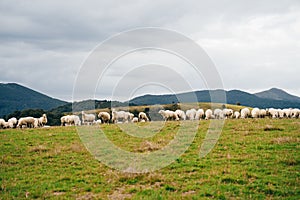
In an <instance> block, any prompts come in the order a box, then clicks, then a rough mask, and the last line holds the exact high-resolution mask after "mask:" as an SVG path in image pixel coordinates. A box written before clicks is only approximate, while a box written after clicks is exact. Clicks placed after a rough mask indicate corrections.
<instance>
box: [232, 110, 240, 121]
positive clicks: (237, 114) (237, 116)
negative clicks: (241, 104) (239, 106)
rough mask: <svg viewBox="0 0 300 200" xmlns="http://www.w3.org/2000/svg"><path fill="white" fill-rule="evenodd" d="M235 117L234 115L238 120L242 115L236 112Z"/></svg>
mask: <svg viewBox="0 0 300 200" xmlns="http://www.w3.org/2000/svg"><path fill="white" fill-rule="evenodd" d="M233 115H234V118H235V119H238V118H240V115H241V114H240V112H239V111H235V112H234V114H233Z"/></svg>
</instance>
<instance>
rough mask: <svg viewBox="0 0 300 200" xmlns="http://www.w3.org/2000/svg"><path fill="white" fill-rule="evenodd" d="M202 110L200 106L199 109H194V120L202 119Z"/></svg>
mask: <svg viewBox="0 0 300 200" xmlns="http://www.w3.org/2000/svg"><path fill="white" fill-rule="evenodd" d="M204 114H205V113H204V110H203V109H202V108H200V109H198V110H197V111H196V115H195V119H196V120H201V119H203V118H204Z"/></svg>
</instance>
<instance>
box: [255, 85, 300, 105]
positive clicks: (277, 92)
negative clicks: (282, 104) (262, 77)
mask: <svg viewBox="0 0 300 200" xmlns="http://www.w3.org/2000/svg"><path fill="white" fill-rule="evenodd" d="M254 95H256V96H258V97H260V98H263V99H269V98H272V99H274V100H283V101H297V102H300V97H298V96H295V95H291V94H289V93H287V92H286V91H284V90H282V89H278V88H271V89H269V90H265V91H262V92H258V93H254Z"/></svg>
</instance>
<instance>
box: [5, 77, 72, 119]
mask: <svg viewBox="0 0 300 200" xmlns="http://www.w3.org/2000/svg"><path fill="white" fill-rule="evenodd" d="M66 103H67V102H65V101H62V100H59V99H55V98H52V97H50V96H47V95H45V94H42V93H40V92H37V91H35V90H33V89H30V88H28V87H25V86H22V85H20V84H17V83H0V116H3V115H6V114H9V113H11V112H14V111H16V110H24V109H43V110H50V109H52V108H56V107H58V106H62V105H64V104H66Z"/></svg>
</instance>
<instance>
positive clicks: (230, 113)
mask: <svg viewBox="0 0 300 200" xmlns="http://www.w3.org/2000/svg"><path fill="white" fill-rule="evenodd" d="M223 115H224V117H225V118H226V119H227V118H232V117H233V110H232V109H229V108H224V109H223Z"/></svg>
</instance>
